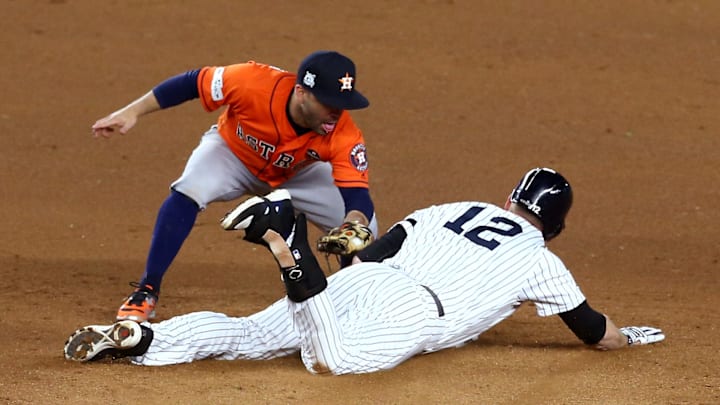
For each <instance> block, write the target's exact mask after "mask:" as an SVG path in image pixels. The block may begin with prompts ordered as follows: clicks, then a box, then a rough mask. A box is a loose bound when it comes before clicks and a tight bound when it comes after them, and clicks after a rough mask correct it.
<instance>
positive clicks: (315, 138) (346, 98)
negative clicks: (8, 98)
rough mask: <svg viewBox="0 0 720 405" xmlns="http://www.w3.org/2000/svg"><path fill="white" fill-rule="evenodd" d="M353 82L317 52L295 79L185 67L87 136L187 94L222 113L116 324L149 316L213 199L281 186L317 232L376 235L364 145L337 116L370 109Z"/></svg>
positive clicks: (123, 127)
mask: <svg viewBox="0 0 720 405" xmlns="http://www.w3.org/2000/svg"><path fill="white" fill-rule="evenodd" d="M355 86H356V71H355V64H354V63H353V62H352V61H351V60H350V59H349V58H347V57H346V56H344V55H341V54H339V53H337V52H333V51H317V52H314V53H312V54H310V55H308V56H307V57H306V58H305V59H304V60H303V61H302V63H301V64H300V67H299V69H298V74H294V73H290V72H287V71H284V70H282V69H279V68H276V67H273V66H269V65H266V64H262V63H257V62H254V61H250V62H247V63H241V64H236V65H230V66H213V67H204V68H202V69H197V70H191V71H188V72H185V73H182V74H180V75H177V76H175V77H172V78H170V79H168V80H165V81H164V82H162V83H160V84H159V85H158V86H156V87H155V88H154V89H153V90H152V91H150V92H148V93H147V94H145V95H143V96H142V97H140V98H138V99H137V100H135V101H134V102H132V103H130V104H128V105H127V106H125V107H124V108H122V109H120V110H118V111H115V112H114V113H112V114H110V115H109V116H107V117H105V118H102V119H100V120H98V121H97V122H96V123H95V124H94V125H93V126H92V130H93V134H94V135H95V137H109V136H111V135H112V134H114V133H115V132H120V133H121V134H125V133H127V132H128V131H129V130H130V129H131V128H132V127H133V126H134V125H135V124H136V122H137V120H138V118H139V117H140V116H142V115H144V114H148V113H150V112H153V111H156V110H159V109H164V108H169V107H172V106H175V105H178V104H180V103H183V102H185V101H188V100H192V99H195V98H199V99H200V101H201V103H202V105H203V107H204V108H205V109H206V110H207V111H209V112H211V111H215V110H217V109H219V108H222V107H225V110H224V111H223V112H222V114H221V115H220V117H219V118H218V120H217V123H216V124H215V125H213V126H212V127H211V128H210V129H209V130H208V131H207V132H205V134H204V135H203V136H202V138H201V140H200V144H199V145H198V146H197V147H196V148H195V150H194V151H193V153H192V155H191V156H190V158H189V160H188V162H187V164H186V166H185V170H184V172H183V173H182V175H181V176H180V178H178V179H177V180H176V181H175V182H173V183H172V185H171V187H170V195H169V196H168V197H167V199H166V200H165V202H164V203H163V204H162V206H161V207H160V210H159V213H158V217H157V222H156V224H155V228H154V231H153V235H152V241H151V245H150V251H149V253H148V257H147V262H146V267H145V272H144V274H143V276H142V279H141V280H140V282H139V283H137V285H135V283H131V284H132V285H134V286H135V287H136V289H135V291H133V292H132V293H131V294H130V295H129V296H128V297H127V299H126V300H125V302H124V303H123V304H122V306H121V307H120V308H119V310H118V313H117V319H118V320H134V321H137V322H143V321H146V320H148V319H150V318H153V317H154V315H155V306H156V303H157V300H158V297H159V294H160V285H161V282H162V278H163V276H164V274H165V272H166V270H167V269H168V267H169V266H170V264H171V263H172V261H173V260H174V258H175V256H176V254H177V253H178V251H179V250H180V248H181V246H182V244H183V243H184V241H185V239H186V238H187V236H188V235H189V233H190V231H191V229H192V227H193V225H194V223H195V220H196V218H197V215H198V212H199V211H202V210H203V209H205V208H206V207H207V205H208V204H210V203H212V202H215V201H229V200H233V199H236V198H239V197H241V196H242V195H245V194H259V195H262V194H266V193H268V192H270V191H272V190H273V189H275V188H276V187H279V186H282V187H283V189H285V190H287V191H288V192H289V193H290V195H291V196H292V199H293V201H294V203H295V208H296V209H297V210H298V211H299V212H303V213H305V214H306V215H307V217H308V219H309V220H310V221H312V222H313V223H315V224H316V225H318V226H319V227H320V228H322V229H324V230H326V231H327V230H329V229H331V228H333V227H336V226H339V225H340V224H342V223H343V222H344V221H346V222H353V221H354V222H358V223H360V224H363V225H367V226H369V228H370V230H371V231H372V232H373V233H376V232H377V221H376V219H375V214H374V205H373V202H372V199H371V197H370V193H369V189H368V159H367V153H366V148H365V140H364V138H363V134H362V132H361V131H360V130H359V129H358V127H357V126H356V125H355V123H354V122H353V120H352V118H351V117H350V115H349V113H348V112H347V111H346V110H353V109H361V108H365V107H367V106H368V105H369V102H368V100H367V99H366V98H365V97H364V96H363V95H362V94H361V93H360V92H358V90H357V89H356V88H355ZM272 195H274V194H271V196H272Z"/></svg>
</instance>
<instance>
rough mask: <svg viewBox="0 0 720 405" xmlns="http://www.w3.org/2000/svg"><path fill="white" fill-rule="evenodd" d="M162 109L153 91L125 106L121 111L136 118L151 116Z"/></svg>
mask: <svg viewBox="0 0 720 405" xmlns="http://www.w3.org/2000/svg"><path fill="white" fill-rule="evenodd" d="M159 109H160V104H158V101H157V99H156V98H155V94H154V93H153V92H152V91H149V92H147V93H145V94H144V95H143V96H142V97H140V98H138V99H137V100H135V101H133V102H132V103H130V104H128V105H127V106H125V107H124V108H123V109H122V110H121V111H122V112H124V113H126V114H131V115H133V116H135V117H140V116H141V115H145V114H149V113H151V112H153V111H157V110H159Z"/></svg>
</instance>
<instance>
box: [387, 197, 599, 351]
mask: <svg viewBox="0 0 720 405" xmlns="http://www.w3.org/2000/svg"><path fill="white" fill-rule="evenodd" d="M407 218H412V219H413V220H415V221H416V224H415V226H411V225H410V224H409V223H408V222H407V221H403V222H401V225H403V226H404V228H405V230H406V232H407V234H408V236H407V238H406V240H405V243H403V246H402V248H401V249H400V251H399V252H398V253H397V254H396V255H395V256H394V257H392V258H390V259H387V260H386V261H385V263H386V264H389V265H391V266H394V267H397V268H399V269H402V270H403V271H405V272H406V273H407V274H409V275H411V276H412V277H413V278H415V279H416V280H418V281H419V282H421V283H422V284H424V285H426V286H428V287H430V288H431V289H432V290H433V291H434V292H435V293H436V294H437V296H438V297H439V299H440V301H441V302H442V305H443V307H444V309H445V317H446V319H447V321H448V326H447V328H446V330H445V332H444V333H443V337H442V338H441V339H440V341H439V342H438V346H437V347H436V348H434V349H435V350H437V349H442V348H445V347H450V346H455V345H457V344H462V343H463V342H465V341H467V340H468V339H470V338H474V337H477V336H478V335H479V334H480V333H482V332H484V331H486V330H488V329H490V328H491V327H492V326H493V325H495V324H497V323H498V322H500V321H502V320H503V319H505V318H507V317H508V316H510V315H511V314H512V313H513V312H514V311H515V310H516V309H517V307H518V306H519V305H520V304H521V303H522V302H523V301H532V302H534V303H535V304H536V308H537V312H538V314H539V315H540V316H548V315H555V314H558V313H561V312H565V311H569V310H571V309H573V308H575V307H577V306H578V305H580V304H581V303H582V302H583V301H584V300H585V296H584V295H583V294H582V292H581V291H580V288H579V287H578V286H577V284H576V282H575V280H574V279H573V277H572V275H571V274H570V272H569V271H568V270H567V268H566V267H565V265H564V264H563V263H562V261H561V260H560V259H559V258H558V257H557V256H556V255H555V254H554V253H552V252H550V251H549V250H548V249H547V248H546V247H545V241H544V240H543V236H542V233H541V232H540V231H539V230H538V229H537V228H535V227H534V226H533V225H531V224H530V223H529V222H527V221H526V220H525V219H524V218H522V217H520V216H518V215H515V214H513V213H511V212H509V211H507V210H504V209H502V208H499V207H497V206H494V205H492V204H486V203H478V202H460V203H451V204H444V205H438V206H432V207H429V208H426V209H422V210H419V211H416V212H414V213H413V214H411V215H409V216H408V217H407Z"/></svg>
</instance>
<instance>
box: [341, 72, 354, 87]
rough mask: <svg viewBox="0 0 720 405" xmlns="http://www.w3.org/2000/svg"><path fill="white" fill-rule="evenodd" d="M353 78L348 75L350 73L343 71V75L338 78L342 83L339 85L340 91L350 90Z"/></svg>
mask: <svg viewBox="0 0 720 405" xmlns="http://www.w3.org/2000/svg"><path fill="white" fill-rule="evenodd" d="M353 80H355V79H354V78H353V77H352V76H350V73H347V72H345V76H344V77H341V78H339V79H338V81H339V82H340V83H342V86H340V91H343V90H350V91H352V89H353V88H352V82H353Z"/></svg>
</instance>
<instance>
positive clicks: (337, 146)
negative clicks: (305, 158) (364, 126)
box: [330, 112, 369, 188]
mask: <svg viewBox="0 0 720 405" xmlns="http://www.w3.org/2000/svg"><path fill="white" fill-rule="evenodd" d="M344 114H347V112H345V113H344ZM344 119H345V120H346V121H345V122H343V125H342V128H341V131H339V132H337V133H333V142H332V149H333V151H332V155H331V159H330V164H332V167H333V171H332V173H333V178H334V179H335V185H336V186H338V187H362V188H368V186H369V180H368V175H369V166H368V156H367V148H366V147H365V138H364V137H363V134H362V132H361V131H360V129H358V128H357V126H355V124H354V123H353V122H352V119H351V118H350V116H349V115H347V116H346V117H344Z"/></svg>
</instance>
